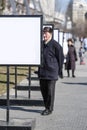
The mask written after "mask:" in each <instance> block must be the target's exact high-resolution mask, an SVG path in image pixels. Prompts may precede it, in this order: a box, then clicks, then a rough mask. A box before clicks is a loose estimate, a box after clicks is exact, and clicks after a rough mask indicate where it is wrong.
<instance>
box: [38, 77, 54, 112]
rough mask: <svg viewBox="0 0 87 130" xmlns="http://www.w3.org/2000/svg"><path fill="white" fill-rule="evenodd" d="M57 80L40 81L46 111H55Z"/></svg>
mask: <svg viewBox="0 0 87 130" xmlns="http://www.w3.org/2000/svg"><path fill="white" fill-rule="evenodd" d="M55 83H56V80H45V79H41V80H40V88H41V93H42V96H43V100H44V105H45V108H46V109H49V110H51V111H53V106H54V97H55Z"/></svg>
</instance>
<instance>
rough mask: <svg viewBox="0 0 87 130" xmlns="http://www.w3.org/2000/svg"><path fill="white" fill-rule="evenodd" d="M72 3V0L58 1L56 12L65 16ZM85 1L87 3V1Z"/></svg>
mask: <svg viewBox="0 0 87 130" xmlns="http://www.w3.org/2000/svg"><path fill="white" fill-rule="evenodd" d="M70 1H71V0H56V3H55V10H56V11H58V12H61V13H63V14H64V13H65V11H66V9H67V6H68V4H69V2H70ZM83 1H84V0H83ZM85 1H86V2H87V0H85ZM58 5H60V6H58Z"/></svg>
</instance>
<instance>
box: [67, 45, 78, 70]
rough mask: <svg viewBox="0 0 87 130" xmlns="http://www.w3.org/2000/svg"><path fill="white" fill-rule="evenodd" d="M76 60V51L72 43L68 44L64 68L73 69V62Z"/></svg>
mask: <svg viewBox="0 0 87 130" xmlns="http://www.w3.org/2000/svg"><path fill="white" fill-rule="evenodd" d="M76 61H77V53H76V49H75V47H74V46H73V45H71V46H68V54H67V61H66V69H67V70H68V69H72V70H74V69H75V62H76Z"/></svg>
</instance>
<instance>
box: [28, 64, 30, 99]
mask: <svg viewBox="0 0 87 130" xmlns="http://www.w3.org/2000/svg"><path fill="white" fill-rule="evenodd" d="M28 78H29V79H28V80H29V98H30V92H31V88H30V87H31V67H30V66H29V77H28Z"/></svg>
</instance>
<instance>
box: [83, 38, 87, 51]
mask: <svg viewBox="0 0 87 130" xmlns="http://www.w3.org/2000/svg"><path fill="white" fill-rule="evenodd" d="M83 46H84V50H85V52H86V51H87V37H84V39H83Z"/></svg>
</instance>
